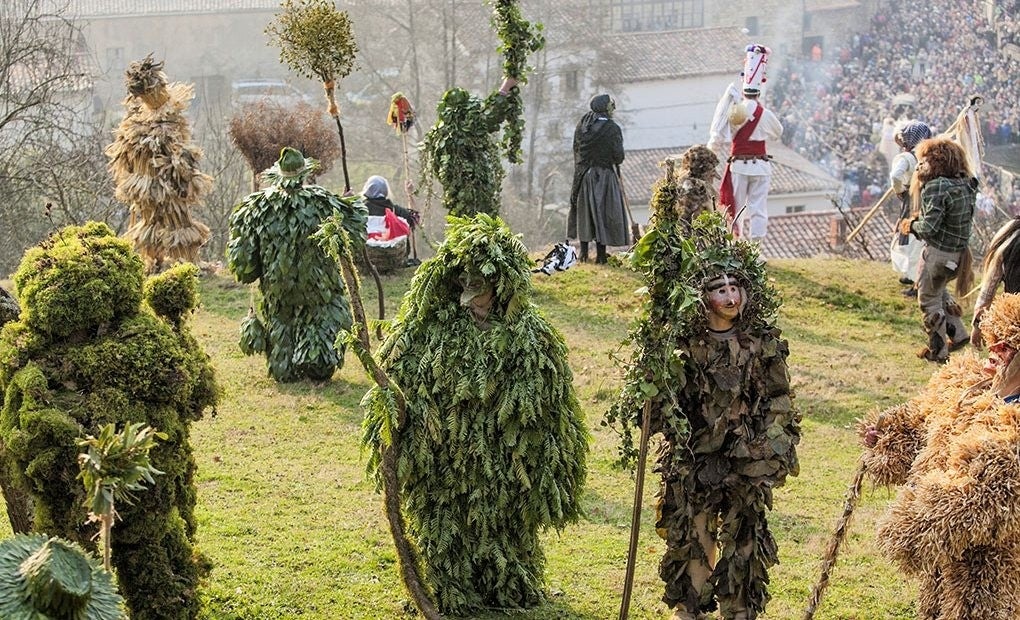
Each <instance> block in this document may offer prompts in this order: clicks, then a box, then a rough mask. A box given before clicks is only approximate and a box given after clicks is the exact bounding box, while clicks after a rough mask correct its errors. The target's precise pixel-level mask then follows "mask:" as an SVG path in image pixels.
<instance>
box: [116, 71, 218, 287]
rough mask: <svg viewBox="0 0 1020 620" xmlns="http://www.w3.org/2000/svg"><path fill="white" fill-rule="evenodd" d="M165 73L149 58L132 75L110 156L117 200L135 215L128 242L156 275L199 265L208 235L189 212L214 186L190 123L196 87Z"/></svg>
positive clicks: (130, 74) (128, 231)
mask: <svg viewBox="0 0 1020 620" xmlns="http://www.w3.org/2000/svg"><path fill="white" fill-rule="evenodd" d="M162 69H163V63H156V62H154V61H153V60H152V57H151V56H148V57H146V58H145V59H144V60H141V61H138V62H133V63H131V66H130V67H128V70H127V77H126V79H125V81H126V83H127V88H128V91H129V93H130V94H129V95H128V97H127V99H125V100H124V107H125V109H126V113H125V115H124V119H123V120H122V121H121V122H120V126H118V127H117V129H116V131H114V141H113V143H112V144H110V145H109V146H108V147H107V148H106V155H107V157H109V158H110V173H111V174H112V175H113V182H114V183H115V184H116V192H115V194H114V195H115V197H116V198H117V200H119V201H121V202H123V203H125V204H127V205H128V206H129V207H130V209H131V221H132V223H131V226H130V227H129V228H128V230H127V233H125V237H127V239H128V240H130V241H131V243H133V244H134V246H135V250H137V251H138V253H139V254H141V255H142V258H143V259H145V264H146V267H147V268H149V269H150V270H151V271H159V270H161V269H162V268H163V263H164V261H166V260H170V261H171V262H177V261H188V262H193V263H194V262H198V252H199V249H200V248H201V247H202V245H204V244H205V242H206V241H207V240H208V239H209V227H208V226H206V225H205V224H203V223H201V222H199V221H198V220H196V219H193V218H192V213H191V211H192V209H194V208H196V207H198V206H199V205H201V204H202V202H203V201H204V200H205V196H206V195H207V194H208V193H209V190H210V189H212V181H213V179H212V177H211V176H209V175H208V174H205V173H204V172H202V171H201V170H199V167H198V162H199V160H200V159H201V158H202V149H201V148H199V146H198V145H197V144H196V143H195V142H193V141H192V139H191V124H190V123H189V122H188V119H187V117H186V116H185V111H186V110H187V108H188V105H189V104H190V103H191V100H192V99H193V98H194V97H195V89H194V86H193V85H191V84H181V83H179V82H174V83H173V84H169V85H168V84H167V80H166V75H165V74H164V73H163V71H162Z"/></svg>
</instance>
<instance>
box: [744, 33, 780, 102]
mask: <svg viewBox="0 0 1020 620" xmlns="http://www.w3.org/2000/svg"><path fill="white" fill-rule="evenodd" d="M746 52H747V57H746V58H745V59H744V71H743V72H742V73H741V74H740V76H741V81H742V82H743V88H744V92H745V93H753V94H757V93H760V92H761V85H762V84H764V83H765V81H766V79H765V64H766V63H767V62H768V56H769V54H771V53H772V50H770V49H769V48H767V47H765V46H764V45H759V44H757V43H752V44H750V45H748V46H747V49H746Z"/></svg>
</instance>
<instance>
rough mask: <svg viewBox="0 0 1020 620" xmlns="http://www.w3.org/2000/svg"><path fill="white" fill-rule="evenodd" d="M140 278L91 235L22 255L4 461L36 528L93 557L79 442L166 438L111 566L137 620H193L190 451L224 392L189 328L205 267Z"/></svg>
mask: <svg viewBox="0 0 1020 620" xmlns="http://www.w3.org/2000/svg"><path fill="white" fill-rule="evenodd" d="M143 272H144V267H143V264H142V259H141V258H140V257H139V255H138V254H137V253H135V251H134V250H133V249H132V248H131V245H130V244H129V243H128V242H127V241H125V240H123V239H119V238H117V237H116V236H115V235H114V234H113V231H111V230H110V228H109V227H108V226H107V225H106V224H102V223H96V222H90V223H88V224H85V225H84V226H81V227H74V226H70V227H67V228H64V229H63V230H60V231H58V232H56V233H54V234H53V235H51V236H50V237H49V238H48V239H46V240H45V241H43V242H42V244H40V245H39V246H37V247H35V248H32V249H30V250H28V252H26V253H25V256H24V258H23V259H22V262H21V266H20V267H19V268H18V271H17V272H16V273H15V274H14V284H15V287H16V290H17V292H18V298H19V301H20V302H21V306H22V313H21V316H20V319H19V320H17V321H14V322H12V323H8V324H7V325H5V326H4V327H3V329H2V330H0V389H2V390H3V392H4V404H3V410H2V412H0V436H2V439H3V444H4V451H3V454H2V458H3V461H4V466H5V467H6V468H7V471H11V472H13V473H14V474H15V478H14V481H15V482H16V483H17V484H18V485H19V486H20V487H21V488H22V489H23V490H24V491H25V492H26V493H28V495H29V496H30V497H31V498H32V501H33V508H34V510H33V515H32V516H33V524H32V527H33V529H34V530H35V531H36V532H46V533H48V534H51V535H59V536H61V537H63V538H66V539H69V540H72V541H74V542H77V543H79V544H81V545H83V546H85V547H87V548H90V549H92V548H94V547H95V543H94V542H93V540H94V538H95V534H96V531H97V525H96V524H95V523H86V519H85V515H86V506H85V501H86V493H85V488H84V486H83V485H82V483H81V482H80V481H79V480H78V479H77V476H78V473H79V467H78V462H77V457H78V453H79V447H78V446H77V444H76V441H77V440H78V439H82V438H84V437H86V436H88V435H93V436H96V435H98V434H99V431H100V429H101V428H102V427H103V426H105V425H107V424H110V423H113V424H116V425H118V426H123V425H125V424H127V423H132V422H135V423H144V424H147V425H150V426H152V427H154V428H156V429H158V430H159V431H160V432H161V433H165V434H166V436H167V439H166V440H165V441H161V442H160V443H159V445H158V446H157V447H156V448H154V449H153V450H152V452H151V454H150V456H151V459H152V465H153V466H154V467H156V468H157V469H159V470H160V471H162V472H164V475H161V476H157V477H156V480H155V483H154V484H153V485H152V487H151V488H150V489H149V490H148V491H146V493H145V497H144V500H143V501H139V502H136V503H135V504H133V505H127V504H125V505H120V506H118V512H119V515H120V518H121V520H120V521H119V522H118V524H117V535H116V536H115V537H114V540H113V564H114V567H115V568H116V569H117V574H118V576H119V580H120V585H121V589H122V592H123V594H124V597H125V598H126V599H127V604H128V608H129V610H130V614H131V617H132V618H133V619H135V620H150V619H161V620H162V619H168V620H169V619H173V620H188V619H191V618H195V617H197V615H198V611H199V598H198V593H197V588H198V582H199V578H200V576H201V574H202V571H203V567H202V565H201V562H200V558H199V557H198V556H197V554H196V553H195V551H194V549H193V547H192V542H193V540H194V537H195V531H196V528H197V521H196V519H195V514H194V509H195V500H196V496H197V489H196V487H195V481H194V477H195V460H194V457H193V455H192V450H191V445H190V442H189V439H188V438H189V434H190V428H191V423H192V422H193V421H195V420H198V419H199V418H201V416H202V414H203V412H204V410H205V409H207V408H208V407H212V406H214V405H215V404H216V401H217V399H218V397H219V390H218V388H217V385H216V382H215V378H214V375H213V369H212V365H211V364H210V363H209V358H208V356H207V355H206V354H205V352H204V351H203V350H202V348H201V347H200V346H199V345H198V343H197V342H196V341H195V339H194V337H193V336H192V335H191V333H190V331H189V330H188V328H187V324H186V321H185V318H186V317H187V315H188V314H189V313H190V312H191V311H192V310H193V309H194V308H195V306H196V305H197V288H198V280H197V275H198V268H197V267H195V266H194V265H191V264H187V263H184V264H180V265H176V266H174V267H172V268H170V269H168V270H167V271H165V272H163V273H162V274H160V275H159V276H156V277H153V278H149V279H148V280H147V281H144V286H143V278H144V275H143ZM143 300H144V302H145V305H144V306H143Z"/></svg>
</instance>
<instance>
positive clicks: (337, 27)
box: [266, 0, 358, 193]
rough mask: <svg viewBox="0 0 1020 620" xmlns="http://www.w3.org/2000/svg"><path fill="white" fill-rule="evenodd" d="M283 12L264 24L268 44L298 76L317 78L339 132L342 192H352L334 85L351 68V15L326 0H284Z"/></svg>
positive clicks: (353, 47)
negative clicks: (275, 48) (278, 49)
mask: <svg viewBox="0 0 1020 620" xmlns="http://www.w3.org/2000/svg"><path fill="white" fill-rule="evenodd" d="M280 6H281V8H282V9H283V12H282V13H279V14H277V15H276V18H275V20H274V21H273V22H271V23H270V24H269V26H267V27H266V34H267V35H269V38H270V43H271V44H272V45H275V46H277V47H279V48H280V61H281V62H283V63H284V64H285V65H287V66H288V67H290V68H291V70H292V71H294V72H295V73H297V74H298V75H300V76H302V77H305V78H308V79H310V80H315V79H318V80H319V81H321V82H322V88H323V90H324V91H325V94H326V100H327V101H328V102H329V115H330V116H332V117H333V119H334V120H336V128H337V132H338V133H339V134H340V162H341V164H342V166H343V171H344V193H347V192H350V191H351V181H350V176H349V175H348V173H347V143H346V141H345V140H344V128H343V125H342V124H341V123H340V107H339V106H338V105H337V102H336V87H337V84H338V83H339V82H340V80H342V79H343V78H345V77H347V76H348V75H350V74H351V71H353V70H354V67H355V65H354V59H355V57H356V56H357V54H358V44H357V42H356V41H355V40H354V34H353V32H352V31H351V18H350V16H349V15H348V14H347V11H340V10H337V8H336V7H335V6H334V4H333V2H331V1H328V0H284V2H283V4H281V5H280Z"/></svg>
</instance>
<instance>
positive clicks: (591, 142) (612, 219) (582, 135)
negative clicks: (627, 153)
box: [567, 94, 628, 263]
mask: <svg viewBox="0 0 1020 620" xmlns="http://www.w3.org/2000/svg"><path fill="white" fill-rule="evenodd" d="M590 107H591V111H590V112H588V113H587V114H585V115H584V116H582V117H581V120H580V121H579V122H578V123H577V128H576V129H575V130H574V182H573V184H572V186H571V190H570V216H569V217H568V219H567V237H569V238H570V239H577V240H579V241H580V243H581V262H587V261H588V244H589V243H591V242H592V241H595V262H596V263H605V262H606V259H607V256H606V246H610V245H616V246H619V245H627V244H628V236H627V214H626V207H625V206H624V204H623V190H622V188H621V186H620V177H619V175H618V174H617V171H616V167H617V166H619V165H620V163H622V162H623V131H622V130H621V129H620V126H619V125H617V124H616V122H615V121H613V119H612V116H613V110H614V109H615V108H616V103H615V102H614V101H613V98H612V97H610V96H609V95H607V94H601V95H595V96H594V97H592V99H591V103H590Z"/></svg>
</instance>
